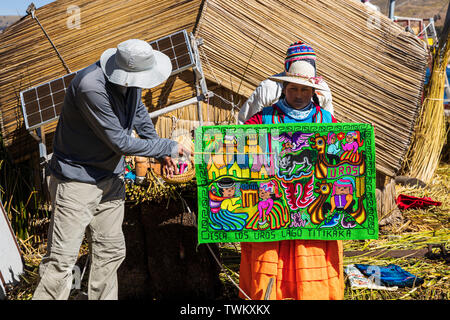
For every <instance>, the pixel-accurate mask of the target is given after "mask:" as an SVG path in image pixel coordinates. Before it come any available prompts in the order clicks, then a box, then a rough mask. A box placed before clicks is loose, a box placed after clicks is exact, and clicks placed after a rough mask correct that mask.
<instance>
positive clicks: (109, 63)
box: [100, 39, 172, 89]
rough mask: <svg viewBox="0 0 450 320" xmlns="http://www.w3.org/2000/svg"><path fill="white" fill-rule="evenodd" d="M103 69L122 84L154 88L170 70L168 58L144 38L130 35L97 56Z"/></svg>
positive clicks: (110, 79) (112, 80)
mask: <svg viewBox="0 0 450 320" xmlns="http://www.w3.org/2000/svg"><path fill="white" fill-rule="evenodd" d="M100 65H101V67H102V70H103V73H104V74H105V75H106V77H107V78H108V80H109V81H111V82H112V83H115V84H118V85H121V86H124V87H139V88H145V89H149V88H153V87H156V86H157V85H159V84H161V83H163V82H164V81H166V79H167V78H168V77H169V76H170V74H171V72H172V63H171V62H170V58H169V57H168V56H166V55H165V54H164V53H162V52H159V51H157V50H154V49H153V48H152V46H151V45H150V44H149V43H148V42H146V41H143V40H138V39H130V40H126V41H124V42H121V43H119V44H118V45H117V48H110V49H107V50H106V51H105V52H103V54H102V55H101V57H100Z"/></svg>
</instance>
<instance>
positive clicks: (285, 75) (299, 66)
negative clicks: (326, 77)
mask: <svg viewBox="0 0 450 320" xmlns="http://www.w3.org/2000/svg"><path fill="white" fill-rule="evenodd" d="M269 79H271V80H274V81H278V82H293V83H297V84H301V85H304V86H308V87H313V88H315V89H317V90H322V91H330V89H329V88H328V86H327V85H326V84H324V81H323V79H322V77H316V69H315V68H314V66H313V65H312V64H311V63H309V62H307V61H304V60H298V61H294V62H293V63H292V64H291V65H290V67H289V70H288V71H285V72H282V73H279V74H276V75H274V76H271V77H269Z"/></svg>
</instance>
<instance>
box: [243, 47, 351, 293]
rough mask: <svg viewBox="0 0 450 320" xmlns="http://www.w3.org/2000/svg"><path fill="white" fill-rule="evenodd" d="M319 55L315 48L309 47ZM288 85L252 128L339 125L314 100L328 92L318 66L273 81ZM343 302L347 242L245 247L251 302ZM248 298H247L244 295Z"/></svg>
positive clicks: (305, 65)
mask: <svg viewBox="0 0 450 320" xmlns="http://www.w3.org/2000/svg"><path fill="white" fill-rule="evenodd" d="M307 50H308V51H309V52H313V50H312V48H311V47H309V48H308V49H307ZM270 79H272V80H274V81H278V82H280V83H282V84H283V93H284V96H285V97H284V98H282V99H280V100H279V101H278V102H277V103H275V104H274V105H272V106H271V107H266V108H264V109H262V111H260V112H258V113H257V114H255V115H254V116H252V117H251V118H250V119H249V120H247V121H246V122H245V123H246V124H275V123H294V122H299V123H331V122H336V120H335V119H334V117H333V116H332V115H331V114H330V113H329V112H328V111H326V110H324V109H321V108H320V106H319V105H318V104H317V102H314V101H313V97H314V93H315V91H316V90H328V89H327V86H325V85H324V84H323V80H322V78H321V77H318V76H317V75H316V69H315V64H312V63H311V62H310V61H305V60H300V61H296V62H295V63H293V64H291V65H290V66H289V68H287V70H286V71H285V72H283V73H280V74H277V75H275V76H272V77H270ZM271 278H274V279H275V282H274V285H273V289H272V291H271V293H270V297H269V299H271V300H281V299H314V300H315V299H343V297H344V275H343V248H342V241H325V240H283V241H275V242H258V243H250V242H245V243H241V266H240V280H239V286H240V288H241V289H242V290H243V291H244V292H245V293H246V294H248V295H249V297H250V298H251V299H264V294H265V292H266V289H267V287H268V284H269V281H270V279H271ZM240 296H241V297H242V298H245V296H244V295H243V294H242V293H240Z"/></svg>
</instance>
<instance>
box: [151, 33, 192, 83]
mask: <svg viewBox="0 0 450 320" xmlns="http://www.w3.org/2000/svg"><path fill="white" fill-rule="evenodd" d="M178 34H182V35H183V38H184V44H186V46H187V54H188V56H189V60H190V63H188V64H186V65H183V66H182V67H179V64H178V58H179V56H178V55H175V62H176V64H177V68H175V69H173V70H172V73H171V74H170V75H171V76H173V75H175V74H178V73H180V72H183V71H185V70H187V69H189V68H192V67H194V66H195V65H196V63H195V59H194V54H193V50H192V46H191V41H190V40H189V35H188V33H187V31H186V30H185V29H183V30H181V31H177V32H174V33H172V34H169V35H167V36H165V37H162V38H159V39H157V40H154V41H151V42H149V43H150V45H151V46H152V48H153V49H155V50H158V51H161V50H160V47H159V42H162V41H164V40H166V39H169V40H170V42H171V49H173V50H174V48H175V47H177V46H179V44H177V45H173V41H172V38H173V37H174V36H176V35H178ZM155 45H156V47H155ZM164 51H166V50H164ZM164 51H161V52H163V53H165V52H164ZM174 53H175V52H174ZM165 54H166V53H165ZM172 60H173V59H171V61H172Z"/></svg>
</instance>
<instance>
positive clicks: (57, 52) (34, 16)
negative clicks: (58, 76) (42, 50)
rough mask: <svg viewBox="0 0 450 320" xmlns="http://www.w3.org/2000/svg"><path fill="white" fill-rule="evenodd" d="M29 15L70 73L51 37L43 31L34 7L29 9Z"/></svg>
mask: <svg viewBox="0 0 450 320" xmlns="http://www.w3.org/2000/svg"><path fill="white" fill-rule="evenodd" d="M31 17H32V18H33V19H34V20H36V22H37V23H38V25H39V27H41V29H42V31H43V32H44V34H45V36H46V37H47V39H48V41H49V42H50V44H51V45H52V47H53V49H55V51H56V54H57V55H58V57H59V59H60V60H61V62H62V63H63V65H64V68H66V71H67V72H68V73H72V71H70V69H69V67H68V66H67V64H66V62H65V61H64V59H63V57H62V56H61V54H60V53H59V51H58V49H57V48H56V46H55V45H54V43H53V41H52V39H50V36H49V35H48V34H47V32H46V31H45V29H44V27H43V26H42V24H41V23H40V22H39V19H38V17H37V16H36V13H35V9H34V8H33V9H32V10H31Z"/></svg>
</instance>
